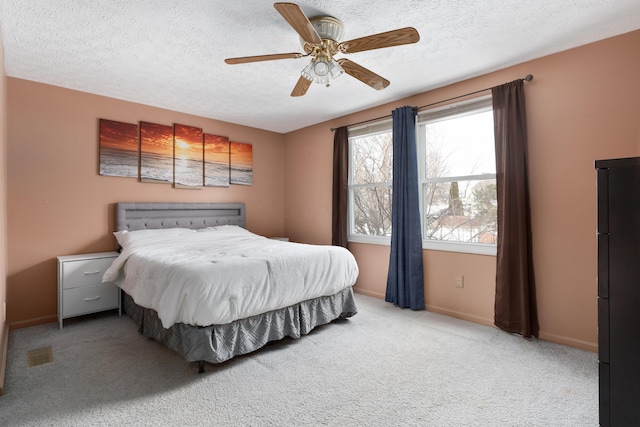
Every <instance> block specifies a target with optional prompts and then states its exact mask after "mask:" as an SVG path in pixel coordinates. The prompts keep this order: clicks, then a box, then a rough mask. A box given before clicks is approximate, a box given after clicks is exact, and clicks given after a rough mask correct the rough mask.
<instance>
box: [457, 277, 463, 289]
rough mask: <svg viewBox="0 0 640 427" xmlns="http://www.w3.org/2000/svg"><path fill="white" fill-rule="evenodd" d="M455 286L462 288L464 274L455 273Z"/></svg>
mask: <svg viewBox="0 0 640 427" xmlns="http://www.w3.org/2000/svg"><path fill="white" fill-rule="evenodd" d="M456 288H464V276H463V275H462V274H456Z"/></svg>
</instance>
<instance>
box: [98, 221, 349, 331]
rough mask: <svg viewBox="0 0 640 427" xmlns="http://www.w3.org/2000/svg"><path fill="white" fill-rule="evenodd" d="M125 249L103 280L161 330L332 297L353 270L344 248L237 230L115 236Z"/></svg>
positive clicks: (229, 319)
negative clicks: (150, 314)
mask: <svg viewBox="0 0 640 427" xmlns="http://www.w3.org/2000/svg"><path fill="white" fill-rule="evenodd" d="M115 235H116V238H117V239H118V242H119V243H120V245H121V246H122V248H123V251H122V253H121V254H120V256H118V258H116V259H115V261H114V262H113V264H112V265H111V267H110V268H109V269H108V270H107V271H106V272H105V274H104V278H103V279H104V280H105V281H111V282H115V283H117V284H118V286H120V287H121V288H122V289H123V290H124V291H126V292H127V293H128V294H129V295H131V297H133V300H134V301H135V302H136V303H137V304H138V305H141V306H143V307H147V308H152V309H154V310H155V311H157V312H158V316H159V317H160V320H161V321H162V325H163V326H164V327H165V328H169V327H171V326H172V325H173V324H175V323H186V324H189V325H198V326H208V325H213V324H226V323H230V322H232V321H234V320H237V319H242V318H246V317H249V316H253V315H257V314H261V313H265V312H268V311H271V310H276V309H280V308H284V307H287V306H289V305H292V304H296V303H298V302H301V301H305V300H308V299H312V298H316V297H320V296H326V295H332V294H335V293H336V292H338V291H340V290H342V289H344V288H346V287H349V286H352V285H353V284H354V283H355V281H356V278H357V277H358V266H357V264H356V262H355V259H354V257H353V255H351V253H350V252H349V251H348V250H346V249H344V248H341V247H336V246H318V245H306V244H300V243H289V242H282V241H278V240H271V239H267V238H266V237H262V236H258V235H256V234H253V233H251V232H249V231H247V230H245V229H243V228H240V227H237V226H220V227H211V228H206V229H201V230H189V229H184V228H182V229H180V228H176V229H164V230H140V231H133V232H122V231H121V232H118V233H115Z"/></svg>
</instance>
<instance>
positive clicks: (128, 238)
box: [113, 228, 193, 248]
mask: <svg viewBox="0 0 640 427" xmlns="http://www.w3.org/2000/svg"><path fill="white" fill-rule="evenodd" d="M191 232H193V230H190V229H188V228H158V229H146V230H134V231H128V230H122V231H116V232H114V233H113V235H114V236H115V238H116V240H117V241H118V244H119V245H120V246H122V247H123V248H124V247H125V246H126V245H127V244H130V243H133V242H136V241H139V240H142V239H148V238H156V237H162V236H165V237H169V236H178V235H180V234H183V233H191Z"/></svg>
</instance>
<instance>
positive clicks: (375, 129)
mask: <svg viewBox="0 0 640 427" xmlns="http://www.w3.org/2000/svg"><path fill="white" fill-rule="evenodd" d="M392 129H393V121H392V120H383V121H379V122H376V123H373V124H369V125H366V126H360V127H356V128H352V129H349V184H348V188H349V190H348V191H349V195H348V197H347V199H348V201H349V205H348V206H349V207H348V212H347V240H348V241H349V242H356V243H369V244H374V245H387V246H389V245H390V244H391V237H390V236H369V235H364V234H355V233H354V228H355V223H354V218H353V208H354V206H353V191H354V190H355V189H356V188H367V187H382V186H389V187H392V186H393V182H392V181H385V182H376V183H368V184H354V183H353V170H352V168H351V165H352V163H353V162H352V161H351V159H353V150H352V147H353V145H352V144H351V140H352V139H356V138H359V137H363V136H370V135H375V134H380V133H386V132H391V131H392Z"/></svg>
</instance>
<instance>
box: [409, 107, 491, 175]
mask: <svg viewBox="0 0 640 427" xmlns="http://www.w3.org/2000/svg"><path fill="white" fill-rule="evenodd" d="M421 128H422V129H424V132H425V140H426V153H425V154H426V156H425V172H426V175H425V176H426V178H437V177H449V176H451V177H453V176H468V175H481V174H485V173H489V174H495V173H496V160H495V154H494V153H495V143H494V136H493V112H492V111H486V112H482V113H475V114H469V115H464V116H454V117H451V118H449V119H445V120H439V121H435V122H431V123H427V124H425V125H423V127H421Z"/></svg>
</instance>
